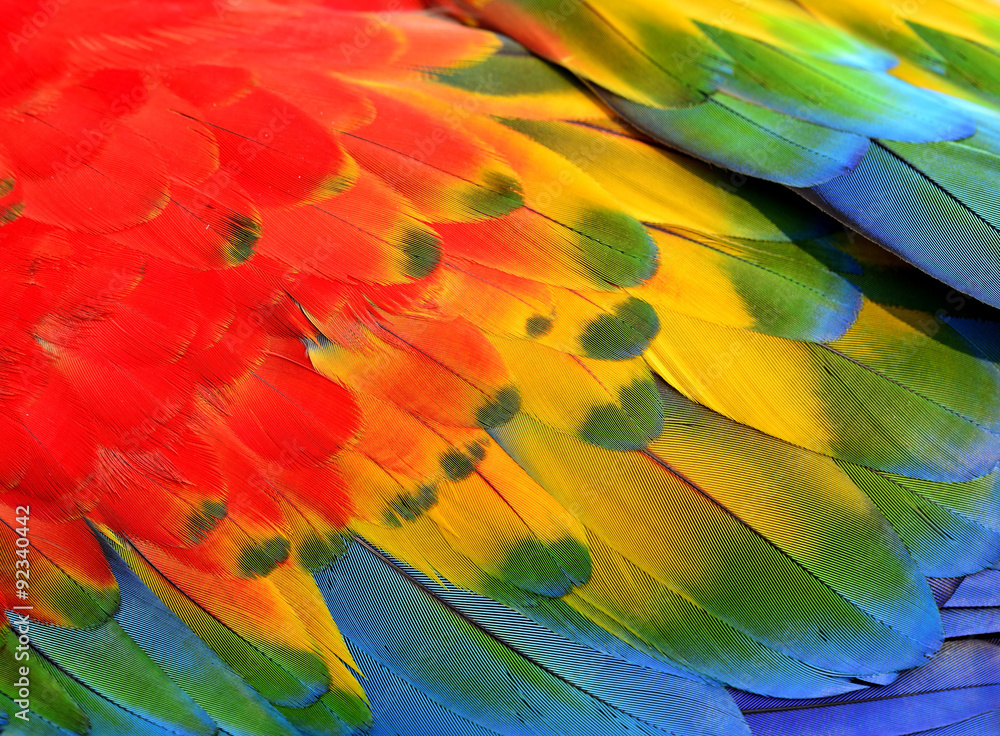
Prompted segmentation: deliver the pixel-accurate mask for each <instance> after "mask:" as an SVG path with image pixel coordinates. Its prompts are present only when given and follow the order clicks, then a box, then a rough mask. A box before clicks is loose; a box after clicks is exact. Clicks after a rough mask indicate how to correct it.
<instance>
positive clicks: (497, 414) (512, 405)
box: [476, 386, 521, 429]
mask: <svg viewBox="0 0 1000 736" xmlns="http://www.w3.org/2000/svg"><path fill="white" fill-rule="evenodd" d="M520 408H521V396H520V394H518V392H517V389H516V388H514V387H513V386H509V387H507V388H504V389H501V390H500V391H499V392H498V393H497V397H496V399H495V400H494V401H491V402H489V403H488V404H486V406H484V407H482V408H480V409H479V410H478V411H477V412H476V421H477V422H478V423H479V426H480V427H483V428H484V429H485V428H488V427H498V426H500V425H501V424H503V423H504V422H506V421H508V420H509V419H510V418H511V417H512V416H514V415H515V414H516V413H517V410H518V409H520Z"/></svg>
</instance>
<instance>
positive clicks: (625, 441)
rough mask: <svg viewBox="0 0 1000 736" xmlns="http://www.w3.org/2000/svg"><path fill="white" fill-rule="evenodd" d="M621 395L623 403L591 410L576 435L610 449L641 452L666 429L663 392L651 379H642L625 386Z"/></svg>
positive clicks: (620, 392) (603, 405)
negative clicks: (661, 398) (664, 425)
mask: <svg viewBox="0 0 1000 736" xmlns="http://www.w3.org/2000/svg"><path fill="white" fill-rule="evenodd" d="M618 395H619V400H620V404H616V403H610V402H609V403H607V404H601V405H600V406H595V407H594V408H593V409H591V410H590V413H589V414H588V415H587V419H586V420H585V421H584V422H583V424H582V425H581V426H580V429H579V430H578V431H577V436H579V438H580V439H581V440H583V441H584V442H588V443H590V444H592V445H597V446H598V447H606V448H607V449H609V450H641V449H643V448H644V447H645V446H646V445H647V444H649V442H650V441H652V440H654V439H655V438H656V437H658V436H659V435H660V432H661V431H662V429H663V404H662V402H661V401H660V393H659V391H657V390H656V385H655V384H654V383H653V382H652V381H651V380H648V379H642V380H638V381H635V382H634V383H630V384H629V385H627V386H623V387H622V388H621V390H620V391H619V392H618Z"/></svg>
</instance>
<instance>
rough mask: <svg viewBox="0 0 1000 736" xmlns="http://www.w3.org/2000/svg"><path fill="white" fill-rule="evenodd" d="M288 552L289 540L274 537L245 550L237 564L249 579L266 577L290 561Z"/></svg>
mask: <svg viewBox="0 0 1000 736" xmlns="http://www.w3.org/2000/svg"><path fill="white" fill-rule="evenodd" d="M288 552H289V543H288V540H287V539H285V538H284V537H273V538H271V539H267V540H264V541H263V542H261V543H260V544H255V545H253V546H251V547H247V548H246V549H244V550H243V551H242V552H241V553H240V558H239V561H238V562H237V564H238V565H239V568H240V570H241V571H242V572H243V574H244V575H245V576H246V577H248V578H252V577H264V576H266V575H268V574H269V573H270V572H271V571H272V570H274V568H276V567H277V566H278V565H280V564H281V563H282V562H284V561H285V560H287V559H288Z"/></svg>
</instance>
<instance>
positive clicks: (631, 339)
mask: <svg viewBox="0 0 1000 736" xmlns="http://www.w3.org/2000/svg"><path fill="white" fill-rule="evenodd" d="M659 331H660V320H659V318H658V317H657V316H656V312H655V311H654V310H653V308H652V307H651V306H650V305H649V304H647V303H646V302H644V301H642V300H641V299H636V298H634V297H629V298H628V299H626V300H625V301H623V302H622V303H621V304H619V305H618V306H617V307H615V309H614V312H613V313H612V314H602V315H601V316H600V317H598V318H597V319H595V320H593V321H592V322H590V323H589V324H588V325H587V326H586V328H584V331H583V333H582V334H581V335H580V346H581V347H582V348H583V351H584V353H585V354H586V356H587V357H588V358H596V359H598V360H625V359H627V358H633V357H635V356H636V355H641V354H642V352H643V351H644V350H645V349H646V347H647V346H648V345H649V342H650V340H652V339H653V338H654V337H656V333H657V332H659Z"/></svg>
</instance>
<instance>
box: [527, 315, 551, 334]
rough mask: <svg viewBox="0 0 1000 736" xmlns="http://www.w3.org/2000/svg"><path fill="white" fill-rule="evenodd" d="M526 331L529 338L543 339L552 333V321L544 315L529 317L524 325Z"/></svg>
mask: <svg viewBox="0 0 1000 736" xmlns="http://www.w3.org/2000/svg"><path fill="white" fill-rule="evenodd" d="M524 331H525V332H527V333H528V337H542V336H543V335H547V334H549V332H551V331H552V320H551V319H550V318H548V317H546V316H544V315H541V314H536V315H535V316H533V317H529V318H528V321H527V322H526V323H525V325H524Z"/></svg>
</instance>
